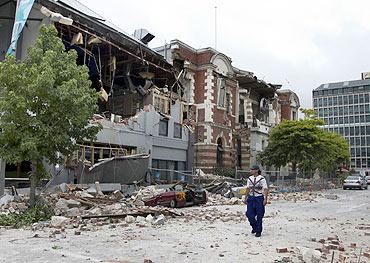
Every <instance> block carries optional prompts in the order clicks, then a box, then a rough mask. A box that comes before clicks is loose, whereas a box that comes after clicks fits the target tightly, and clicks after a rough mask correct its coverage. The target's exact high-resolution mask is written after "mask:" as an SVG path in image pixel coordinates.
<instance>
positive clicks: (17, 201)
mask: <svg viewBox="0 0 370 263" xmlns="http://www.w3.org/2000/svg"><path fill="white" fill-rule="evenodd" d="M27 208H28V207H27V204H26V200H25V198H24V197H23V196H19V195H16V196H13V195H9V194H6V195H4V196H3V197H1V198H0V214H5V215H7V214H11V213H15V214H20V213H22V212H24V211H26V210H27Z"/></svg>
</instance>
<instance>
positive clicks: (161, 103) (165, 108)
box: [153, 94, 170, 115]
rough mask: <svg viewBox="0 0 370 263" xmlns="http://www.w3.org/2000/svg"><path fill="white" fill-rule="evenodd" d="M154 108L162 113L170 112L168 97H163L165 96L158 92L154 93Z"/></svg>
mask: <svg viewBox="0 0 370 263" xmlns="http://www.w3.org/2000/svg"><path fill="white" fill-rule="evenodd" d="M153 103H154V108H155V109H156V110H157V111H159V112H161V113H163V114H168V115H169V114H170V99H169V98H167V97H165V96H161V95H158V94H154V102H153Z"/></svg>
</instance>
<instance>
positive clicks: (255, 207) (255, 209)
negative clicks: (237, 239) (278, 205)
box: [245, 196, 265, 233]
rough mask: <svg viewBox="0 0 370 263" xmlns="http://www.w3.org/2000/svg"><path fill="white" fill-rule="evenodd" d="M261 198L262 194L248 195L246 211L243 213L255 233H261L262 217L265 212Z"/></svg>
mask: <svg viewBox="0 0 370 263" xmlns="http://www.w3.org/2000/svg"><path fill="white" fill-rule="evenodd" d="M263 199H264V197H263V196H248V199H247V212H246V213H245V215H246V216H247V218H248V221H249V224H250V225H251V227H252V229H253V230H254V231H256V233H262V218H263V216H264V214H265V206H264V205H263Z"/></svg>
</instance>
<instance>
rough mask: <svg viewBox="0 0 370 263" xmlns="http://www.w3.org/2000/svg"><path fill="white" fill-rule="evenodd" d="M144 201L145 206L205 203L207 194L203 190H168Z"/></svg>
mask: <svg viewBox="0 0 370 263" xmlns="http://www.w3.org/2000/svg"><path fill="white" fill-rule="evenodd" d="M144 203H145V205H147V206H157V205H161V206H168V207H172V208H175V207H185V206H192V205H198V204H205V203H207V194H206V191H205V190H192V189H185V190H183V191H168V192H165V193H162V194H159V195H156V196H154V197H152V198H150V199H148V200H146V201H144Z"/></svg>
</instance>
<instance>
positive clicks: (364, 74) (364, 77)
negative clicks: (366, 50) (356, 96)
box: [361, 72, 370, 80]
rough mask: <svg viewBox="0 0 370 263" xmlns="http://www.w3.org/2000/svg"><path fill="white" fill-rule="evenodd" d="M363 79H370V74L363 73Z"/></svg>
mask: <svg viewBox="0 0 370 263" xmlns="http://www.w3.org/2000/svg"><path fill="white" fill-rule="evenodd" d="M361 79H362V80H364V79H370V72H363V73H361Z"/></svg>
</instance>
